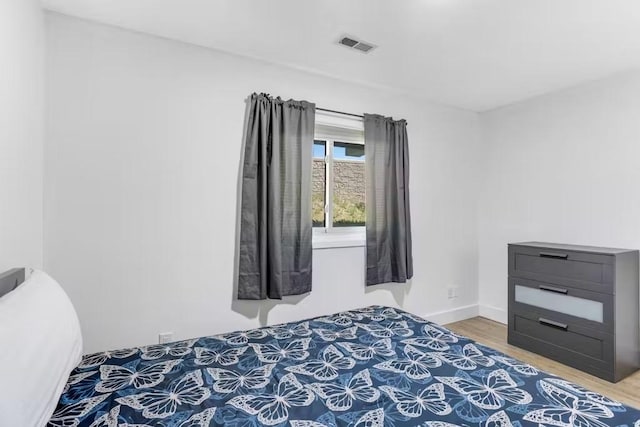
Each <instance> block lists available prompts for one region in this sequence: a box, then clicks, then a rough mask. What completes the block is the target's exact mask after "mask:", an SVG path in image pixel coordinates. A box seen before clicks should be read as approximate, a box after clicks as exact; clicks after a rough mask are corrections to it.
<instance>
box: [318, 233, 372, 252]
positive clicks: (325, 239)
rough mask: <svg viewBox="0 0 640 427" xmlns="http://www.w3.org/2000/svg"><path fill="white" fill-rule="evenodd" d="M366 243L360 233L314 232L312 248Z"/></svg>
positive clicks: (363, 244)
mask: <svg viewBox="0 0 640 427" xmlns="http://www.w3.org/2000/svg"><path fill="white" fill-rule="evenodd" d="M365 245H366V237H365V234H364V232H362V233H314V234H313V249H332V248H357V247H364V246H365Z"/></svg>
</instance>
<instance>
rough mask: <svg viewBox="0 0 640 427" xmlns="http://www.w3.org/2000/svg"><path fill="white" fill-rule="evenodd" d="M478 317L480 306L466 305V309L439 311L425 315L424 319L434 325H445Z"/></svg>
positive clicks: (457, 308)
mask: <svg viewBox="0 0 640 427" xmlns="http://www.w3.org/2000/svg"><path fill="white" fill-rule="evenodd" d="M476 316H478V304H471V305H465V306H464V307H456V308H452V309H450V310H443V311H437V312H435V313H429V314H425V315H423V316H422V317H424V318H425V319H427V320H429V321H431V322H433V323H437V324H439V325H445V324H447V323H453V322H458V321H460V320H465V319H471V318H472V317H476Z"/></svg>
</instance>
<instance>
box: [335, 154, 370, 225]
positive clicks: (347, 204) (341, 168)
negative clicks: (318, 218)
mask: <svg viewBox="0 0 640 427" xmlns="http://www.w3.org/2000/svg"><path fill="white" fill-rule="evenodd" d="M333 158H334V161H333V226H334V227H362V226H364V225H365V218H366V217H365V176H364V145H362V144H347V143H343V142H336V143H334V148H333ZM354 160H355V161H354Z"/></svg>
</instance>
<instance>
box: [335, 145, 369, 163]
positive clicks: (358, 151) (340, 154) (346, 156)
mask: <svg viewBox="0 0 640 427" xmlns="http://www.w3.org/2000/svg"><path fill="white" fill-rule="evenodd" d="M333 158H334V159H336V160H364V145H362V144H348V143H346V142H336V143H334V144H333Z"/></svg>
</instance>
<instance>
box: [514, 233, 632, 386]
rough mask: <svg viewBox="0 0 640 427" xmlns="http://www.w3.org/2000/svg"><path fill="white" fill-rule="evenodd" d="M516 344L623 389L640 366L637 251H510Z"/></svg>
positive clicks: (549, 247) (535, 247)
mask: <svg viewBox="0 0 640 427" xmlns="http://www.w3.org/2000/svg"><path fill="white" fill-rule="evenodd" d="M508 254H509V260H508V261H509V335H508V341H509V344H512V345H516V346H518V347H522V348H524V349H526V350H529V351H533V352H535V353H538V354H541V355H543V356H546V357H549V358H550V359H554V360H557V361H559V362H562V363H564V364H566V365H569V366H573V367H574V368H577V369H580V370H583V371H585V372H588V373H590V374H592V375H595V376H598V377H600V378H603V379H605V380H608V381H612V382H617V381H619V380H621V379H622V378H624V377H626V376H627V375H629V374H631V373H632V372H634V371H636V370H637V369H638V368H639V367H640V343H639V341H640V337H639V335H640V330H639V318H638V308H639V290H638V251H637V250H628V249H610V248H596V247H587V246H576V245H560V244H554V243H539V242H528V243H515V244H510V245H509V248H508Z"/></svg>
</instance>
